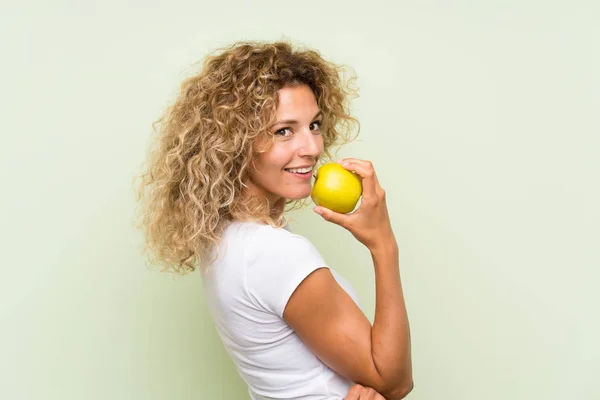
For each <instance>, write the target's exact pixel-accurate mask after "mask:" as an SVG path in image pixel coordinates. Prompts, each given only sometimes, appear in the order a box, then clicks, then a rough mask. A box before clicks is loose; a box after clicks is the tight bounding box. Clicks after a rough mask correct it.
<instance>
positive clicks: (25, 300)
mask: <svg viewBox="0 0 600 400" xmlns="http://www.w3.org/2000/svg"><path fill="white" fill-rule="evenodd" d="M599 16H600V7H599V6H598V2H593V1H579V0H575V1H569V2H567V1H561V2H559V1H553V2H548V1H546V2H542V1H532V0H524V1H519V2H516V1H514V2H508V1H497V0H491V1H484V2H482V1H458V2H445V1H441V0H438V1H419V2H417V1H413V2H388V3H385V2H380V1H368V2H346V1H344V2H342V1H338V2H325V1H304V2H300V3H298V2H242V1H238V2H231V1H220V2H210V3H209V2H199V1H182V0H173V1H170V2H162V3H159V2H142V1H136V2H120V1H115V0H108V1H104V2H101V3H100V2H94V3H91V2H75V1H66V0H56V1H54V2H51V3H47V2H42V1H30V2H26V3H17V2H13V3H11V4H6V5H3V6H2V12H0V46H1V50H2V59H3V61H2V63H1V65H0V69H1V71H2V74H0V87H1V88H2V89H1V90H0V106H1V109H2V141H1V145H0V163H1V164H2V168H1V170H0V171H1V174H2V176H1V178H2V180H1V182H2V196H1V200H0V201H1V203H0V213H1V221H2V222H1V223H0V233H1V235H2V237H1V242H0V243H2V256H3V257H4V259H3V262H2V263H1V265H2V267H1V271H2V273H1V277H0V278H1V279H0V398H2V399H7V400H9V399H10V400H12V399H19V400H20V399H28V400H29V399H52V400H55V399H56V400H59V399H60V400H67V399H69V400H70V399H90V400H92V399H128V400H130V399H140V400H141V399H144V400H146V399H147V400H151V399H157V400H158V399H178V400H184V399H244V398H247V392H246V388H245V385H244V384H243V382H242V381H241V379H240V378H239V377H238V375H237V373H236V371H235V368H234V366H233V364H232V362H231V361H230V359H229V358H228V356H227V354H226V352H225V350H224V348H223V347H222V345H221V343H220V341H219V339H218V336H217V334H216V332H215V330H214V327H213V326H212V324H211V321H210V317H209V315H208V311H207V308H206V304H205V302H204V300H203V296H202V291H201V280H200V275H199V274H198V273H194V274H192V275H190V276H186V277H173V276H169V275H164V274H160V273H156V272H150V271H148V269H147V268H146V267H145V265H144V263H143V260H142V258H141V255H140V246H141V234H140V232H137V231H136V230H135V229H134V228H133V224H132V222H133V221H132V218H133V212H134V206H135V205H134V194H133V191H132V187H131V181H132V178H133V176H134V175H135V174H136V173H137V172H138V167H139V165H140V164H141V163H142V161H143V159H144V157H145V155H146V151H147V147H148V144H149V142H148V141H149V138H150V134H151V123H152V122H153V121H154V120H155V119H156V118H157V117H158V115H159V113H160V112H161V111H162V109H163V108H164V107H165V106H166V105H167V104H168V103H169V101H171V100H172V99H173V98H174V96H175V95H176V93H177V90H178V85H179V83H180V82H181V81H182V80H183V78H184V77H186V76H189V75H191V74H192V73H193V72H194V71H195V70H196V69H195V68H194V67H192V64H193V63H195V62H197V61H199V60H201V59H202V57H203V56H204V54H206V52H208V51H210V50H211V49H214V48H216V47H218V46H221V45H225V44H229V43H230V42H232V41H235V40H239V39H266V40H271V39H280V38H289V39H292V40H294V41H297V42H298V43H301V44H306V45H309V46H312V47H315V48H318V49H319V50H320V51H321V52H322V53H323V54H324V55H325V56H326V57H327V58H329V59H332V60H333V61H335V62H338V63H342V64H348V65H351V66H352V67H354V69H355V71H356V73H357V75H358V77H359V80H358V85H359V87H360V89H361V97H360V99H358V100H357V101H356V102H355V104H354V108H353V110H354V112H355V114H356V116H357V117H358V118H359V119H360V120H361V123H362V132H361V136H360V141H358V142H356V143H353V144H352V145H349V146H348V147H347V148H345V149H343V151H342V152H340V156H351V157H358V158H363V159H368V160H372V161H373V163H374V165H375V168H376V170H377V173H378V175H379V178H380V181H381V184H382V186H383V187H384V188H385V189H386V191H387V193H388V203H389V209H390V214H391V218H392V223H393V226H394V230H395V232H396V236H397V239H398V242H399V246H400V266H401V271H402V278H403V283H404V287H405V292H406V299H407V306H408V310H409V315H410V320H411V327H412V336H413V340H412V343H413V362H414V378H415V384H416V386H415V389H414V391H413V392H412V393H411V394H410V395H409V398H410V399H411V400H437V399H445V400H454V399H456V400H459V399H460V400H481V399H486V400H505V399H509V398H510V399H514V400H516V399H523V400H532V399H540V400H541V399H598V398H600V389H598V386H597V377H598V373H599V372H600V345H599V343H598V338H599V337H600V321H599V319H598V311H597V308H598V304H600V299H599V294H598V290H597V284H598V281H599V280H600V273H599V272H598V271H599V268H598V267H600V254H599V252H598V248H599V243H600V233H599V225H600V212H599V210H598V204H600V188H599V181H600V179H599V176H600V157H598V153H599V151H600V135H599V132H600V129H599V127H600V126H599V120H598V108H599V106H600V101H599V88H600V80H599V78H598V71H600V56H599V50H598V49H599V46H598V43H600V40H599V39H600V30H599V28H598V21H599V20H600V18H599ZM291 217H292V218H293V221H292V228H293V229H294V230H295V231H297V232H299V233H301V234H304V235H306V236H307V237H309V238H310V239H311V240H312V241H313V243H315V244H316V245H317V246H318V248H319V249H320V250H321V251H322V253H323V255H324V257H325V259H326V260H327V261H328V263H329V264H330V265H331V266H332V267H333V268H335V269H336V270H338V271H339V272H340V273H342V274H343V275H344V276H346V277H347V278H348V280H349V281H350V282H351V283H352V284H353V285H354V287H355V288H356V289H357V291H358V292H359V294H360V297H361V301H362V304H363V306H364V310H365V312H366V314H367V315H368V316H369V318H372V316H373V309H374V285H373V273H372V265H371V262H370V258H369V255H368V253H367V251H366V249H365V248H364V247H362V246H361V245H360V244H359V243H358V242H357V241H356V240H355V239H354V238H353V237H352V236H351V235H350V234H349V233H348V232H346V231H344V230H343V229H342V228H340V227H337V226H335V225H331V224H328V223H327V222H325V221H323V220H322V219H320V217H318V216H317V215H316V214H314V213H312V211H311V210H310V208H309V209H308V210H306V211H305V212H296V213H294V214H293V215H291Z"/></svg>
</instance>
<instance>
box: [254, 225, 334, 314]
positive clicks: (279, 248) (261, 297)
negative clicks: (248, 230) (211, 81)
mask: <svg viewBox="0 0 600 400" xmlns="http://www.w3.org/2000/svg"><path fill="white" fill-rule="evenodd" d="M245 264H246V265H245V267H246V268H245V273H246V288H247V290H248V293H249V295H250V296H251V297H252V298H253V300H254V301H255V302H256V303H258V304H259V305H260V306H261V307H263V308H265V309H267V310H268V311H271V312H273V313H274V314H277V315H278V316H279V317H281V318H283V311H284V310H285V306H286V305H287V302H288V300H289V298H290V297H291V296H292V294H293V293H294V291H295V290H296V288H297V287H298V285H300V283H302V281H303V280H304V279H305V278H306V277H307V276H308V275H310V274H311V273H312V272H313V271H315V270H317V269H319V268H328V267H327V265H326V264H325V260H324V259H323V257H322V256H321V254H320V253H319V251H318V250H317V248H316V247H315V246H314V245H313V244H312V243H311V242H310V241H309V240H308V239H307V238H305V237H303V236H301V235H297V234H294V233H292V232H289V231H287V230H285V229H281V228H273V227H270V226H265V227H263V229H260V230H258V231H256V236H255V237H253V238H252V241H251V244H250V248H249V249H248V250H247V253H246V263H245Z"/></svg>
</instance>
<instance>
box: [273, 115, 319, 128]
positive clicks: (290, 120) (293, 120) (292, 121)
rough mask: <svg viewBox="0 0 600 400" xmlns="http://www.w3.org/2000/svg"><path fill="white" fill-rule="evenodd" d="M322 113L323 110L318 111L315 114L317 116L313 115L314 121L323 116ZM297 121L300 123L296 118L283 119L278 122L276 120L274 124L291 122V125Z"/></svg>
mask: <svg viewBox="0 0 600 400" xmlns="http://www.w3.org/2000/svg"><path fill="white" fill-rule="evenodd" d="M321 115H323V112H322V111H319V112H318V113H317V115H315V116H314V117H313V119H312V120H313V121H314V120H315V119H317V118H318V117H319V116H321ZM297 123H298V121H296V120H295V119H285V120H282V121H277V122H275V123H274V124H273V126H276V125H281V124H289V125H294V124H297Z"/></svg>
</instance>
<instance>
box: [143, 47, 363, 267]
mask: <svg viewBox="0 0 600 400" xmlns="http://www.w3.org/2000/svg"><path fill="white" fill-rule="evenodd" d="M217 50H218V51H216V52H215V54H212V55H209V56H207V57H206V58H205V59H204V61H203V65H202V68H201V71H200V72H199V73H197V74H196V75H195V76H192V77H190V78H187V79H185V80H184V81H183V83H182V84H181V87H180V92H179V95H178V96H177V98H176V99H175V101H174V102H173V103H172V104H171V105H170V106H168V107H167V108H166V110H165V111H164V113H163V114H162V115H161V117H160V118H159V119H158V120H157V121H155V122H154V123H153V124H152V126H153V130H154V132H155V134H156V137H155V139H154V141H153V144H154V145H153V148H152V149H150V154H149V156H148V158H147V160H146V162H145V166H144V170H143V171H142V174H141V175H138V176H136V178H135V180H137V179H138V178H139V179H141V182H140V184H139V186H137V189H136V192H137V202H138V203H139V204H140V205H141V207H140V216H139V222H138V224H137V227H138V228H141V229H142V230H143V232H144V235H145V239H146V240H145V247H144V252H145V253H148V254H149V255H150V257H149V258H150V264H151V265H162V266H163V271H167V272H175V273H179V274H185V273H188V272H191V271H193V270H195V268H196V267H197V266H201V267H204V266H207V264H209V260H208V257H209V256H210V254H211V252H213V251H214V249H215V246H216V248H218V244H219V240H220V238H221V236H222V234H223V231H224V229H225V227H226V225H227V224H228V223H229V222H231V221H234V220H248V221H257V222H261V223H265V224H269V225H271V226H276V227H281V226H283V225H284V224H285V219H284V218H283V213H284V211H286V210H283V209H282V210H279V211H275V212H274V211H273V210H272V208H273V207H272V205H270V204H269V203H268V201H266V200H265V199H259V198H256V197H251V196H244V195H243V194H244V193H245V192H244V189H245V188H246V186H247V185H246V183H247V179H248V171H249V169H250V168H252V160H253V158H254V157H255V155H256V154H257V153H259V152H261V151H266V148H265V149H258V148H257V143H259V142H260V143H263V142H264V141H263V140H261V139H265V138H267V139H268V138H271V140H273V134H272V133H271V132H269V127H271V126H272V125H273V124H274V123H275V113H276V109H277V104H278V97H277V91H278V90H279V89H282V88H284V87H288V86H297V85H308V86H309V87H310V88H311V89H312V91H313V93H314V94H315V97H316V100H317V104H318V106H319V108H320V110H321V111H322V113H323V124H322V127H321V133H322V136H323V144H324V156H325V157H322V158H321V161H322V160H324V159H329V160H331V159H332V155H331V153H330V148H331V147H332V146H334V145H336V146H337V145H342V144H345V143H348V142H351V141H353V140H354V137H351V135H350V134H351V131H352V127H353V126H356V127H357V130H356V135H358V132H359V131H360V124H359V122H358V120H357V119H356V118H354V117H352V116H351V115H350V111H349V101H350V100H351V98H355V97H358V91H357V89H355V87H354V86H353V82H354V81H355V80H356V76H351V77H349V78H347V79H345V78H344V72H345V71H346V67H343V66H341V65H337V64H334V63H332V62H329V61H326V60H324V59H323V58H322V57H321V55H320V54H319V53H318V52H317V51H315V50H313V49H295V48H294V47H293V46H292V44H291V43H289V42H285V41H278V42H256V41H255V42H249V41H244V42H237V43H234V44H232V45H229V46H227V47H223V48H220V49H217ZM157 126H158V128H157ZM266 142H267V143H268V142H269V141H268V140H267V141H266ZM304 200H306V199H304ZM289 205H291V207H289V208H288V209H287V211H290V210H293V209H298V208H301V207H303V206H304V205H305V203H304V201H303V200H287V199H285V206H289ZM282 208H283V207H282ZM212 261H214V259H213V260H212ZM212 261H210V262H212Z"/></svg>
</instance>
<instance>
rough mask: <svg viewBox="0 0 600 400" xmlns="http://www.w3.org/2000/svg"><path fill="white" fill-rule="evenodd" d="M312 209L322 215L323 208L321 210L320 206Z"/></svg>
mask: <svg viewBox="0 0 600 400" xmlns="http://www.w3.org/2000/svg"><path fill="white" fill-rule="evenodd" d="M313 211H314V212H316V213H317V214H319V215H323V210H321V209H320V208H316V207H315V208H313Z"/></svg>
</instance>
